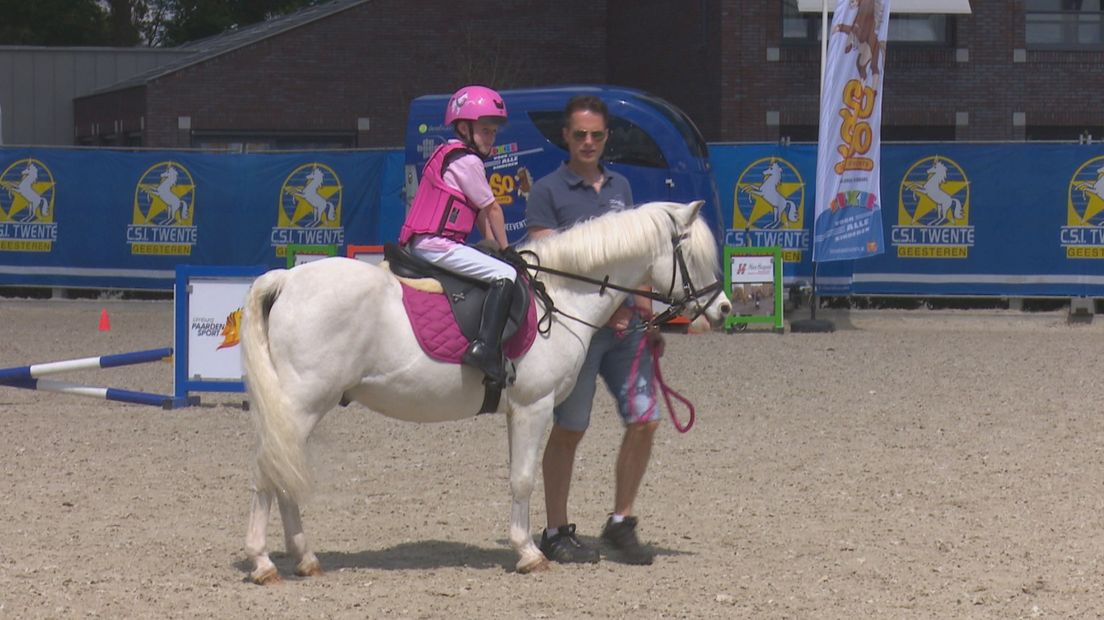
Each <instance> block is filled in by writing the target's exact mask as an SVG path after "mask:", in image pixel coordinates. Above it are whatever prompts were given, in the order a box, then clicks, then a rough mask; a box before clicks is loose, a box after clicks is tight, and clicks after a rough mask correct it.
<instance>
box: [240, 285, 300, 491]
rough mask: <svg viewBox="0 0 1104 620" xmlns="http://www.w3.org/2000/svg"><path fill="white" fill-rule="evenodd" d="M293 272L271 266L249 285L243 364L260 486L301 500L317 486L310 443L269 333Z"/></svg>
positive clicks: (243, 338) (245, 310) (243, 323)
mask: <svg viewBox="0 0 1104 620" xmlns="http://www.w3.org/2000/svg"><path fill="white" fill-rule="evenodd" d="M287 277H288V271H287V270H286V269H276V270H273V271H269V272H268V273H266V274H264V275H262V276H261V277H259V278H257V279H256V281H254V282H253V286H252V287H251V288H250V289H249V294H248V295H247V296H246V300H245V307H244V308H243V311H242V334H241V343H242V367H243V370H244V373H245V385H246V389H247V390H248V391H249V398H250V399H251V400H252V402H253V406H252V407H251V410H252V411H253V421H254V424H255V425H256V427H257V476H256V479H257V481H256V484H257V490H258V491H270V492H276V493H284V494H286V495H287V496H288V497H289V498H291V499H292V500H293V501H295V502H297V503H301V502H302V501H303V500H304V499H305V498H306V495H307V493H308V492H309V491H310V486H311V483H310V476H309V474H308V470H307V458H306V452H305V450H304V447H305V446H304V441H303V437H302V436H301V435H300V433H299V430H298V428H297V427H296V423H295V420H294V418H293V417H292V411H291V408H290V406H289V404H288V400H287V396H286V395H285V394H284V391H283V389H282V387H281V385H280V379H279V377H277V376H276V367H275V366H274V365H273V364H272V354H271V351H269V338H268V314H269V311H270V310H271V309H272V304H273V303H275V301H276V298H277V297H278V296H279V295H280V289H281V288H283V286H284V283H285V282H286V280H287Z"/></svg>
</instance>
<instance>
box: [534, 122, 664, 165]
mask: <svg viewBox="0 0 1104 620" xmlns="http://www.w3.org/2000/svg"><path fill="white" fill-rule="evenodd" d="M529 118H530V120H532V121H533V125H535V126H536V128H537V130H539V131H540V132H541V135H543V136H544V137H545V138H546V139H547V140H548V141H549V142H551V143H552V144H555V145H556V146H558V147H560V148H561V149H563V150H564V151H567V144H565V143H564V139H563V113H561V112H551V111H539V112H529ZM609 130H610V133H609V141H608V142H607V143H606V150H605V151H604V152H603V153H602V159H604V160H605V161H608V162H610V163H611V164H623V165H626V166H643V167H646V168H667V158H666V157H664V156H663V151H662V149H660V148H659V145H658V144H656V141H655V140H653V139H652V137H651V136H649V135H648V134H647V133H646V132H645V131H644V130H643V129H641V128H640V127H639V126H637V125H636V123H633V122H632V121H628V120H626V119H624V118H621V117H619V116H615V115H612V114H611V115H610V117H609Z"/></svg>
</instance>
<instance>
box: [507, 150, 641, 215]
mask: <svg viewBox="0 0 1104 620" xmlns="http://www.w3.org/2000/svg"><path fill="white" fill-rule="evenodd" d="M602 174H603V175H604V177H605V178H604V179H603V181H602V188H601V191H598V192H596V191H594V188H593V187H592V186H590V185H588V184H587V183H586V182H585V181H584V180H583V178H582V177H581V176H579V175H577V174H575V173H574V172H573V171H572V170H571V168H568V167H567V164H560V167H559V168H557V169H556V170H555V171H554V172H552V173H551V174H549V175H547V176H545V177H543V178H541V179H540V180H539V181H537V182H536V183H534V184H533V189H532V191H530V192H529V198H528V199H527V200H526V205H525V224H526V226H528V227H530V228H532V227H533V226H537V227H540V228H551V229H553V230H562V229H564V228H567V227H569V226H571V225H573V224H576V223H578V222H581V221H583V220H589V219H590V218H592V217H597V216H599V215H602V214H604V213H607V212H609V211H620V210H622V209H625V208H627V207H631V206H632V204H633V198H632V189H631V188H630V187H629V180H628V179H626V178H625V177H623V176H622V175H620V174H618V173H616V172H613V171H611V170H608V169H606V168H604V167H603V168H602Z"/></svg>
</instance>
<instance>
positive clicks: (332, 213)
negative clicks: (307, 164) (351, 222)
mask: <svg viewBox="0 0 1104 620" xmlns="http://www.w3.org/2000/svg"><path fill="white" fill-rule="evenodd" d="M325 178H326V177H325V175H324V174H323V173H322V169H321V168H319V167H318V166H317V165H315V166H314V167H313V168H311V171H310V172H308V173H307V176H306V180H307V184H306V185H305V186H303V187H302V188H298V187H285V188H284V191H286V192H288V193H289V194H291V195H292V196H293V197H295V198H299V199H302V200H303V201H305V202H306V203H307V204H308V205H310V208H311V209H312V210H313V211H314V219H312V220H311V221H310V222H309V223H308V224H307V225H306V226H307V228H314V227H316V226H319V225H320V224H322V223H323V222H324V221H331V222H332V221H333V219H334V217H336V216H337V209H336V208H335V207H334V204H333V203H332V202H330V201H329V200H326V199H325V198H323V197H322V194H320V193H319V192H318V189H319V188H320V187H322V182H323V181H324V180H325Z"/></svg>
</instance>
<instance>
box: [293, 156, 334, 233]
mask: <svg viewBox="0 0 1104 620" xmlns="http://www.w3.org/2000/svg"><path fill="white" fill-rule="evenodd" d="M297 179H300V180H301V182H302V185H299V184H297V183H296V180H297ZM281 206H282V207H283V208H282V209H281V210H280V226H287V227H290V226H299V227H302V228H321V227H334V226H337V222H338V219H340V218H339V215H340V210H341V183H340V182H339V181H338V179H337V174H336V173H335V172H334V171H333V169H332V168H330V167H329V166H326V165H325V164H321V163H318V162H312V163H309V164H305V165H302V166H300V167H298V168H296V169H295V171H294V172H292V173H291V174H290V175H288V178H287V180H285V181H284V186H283V189H282V192H281ZM308 218H309V219H308ZM303 220H307V221H306V222H303Z"/></svg>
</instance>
